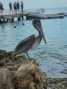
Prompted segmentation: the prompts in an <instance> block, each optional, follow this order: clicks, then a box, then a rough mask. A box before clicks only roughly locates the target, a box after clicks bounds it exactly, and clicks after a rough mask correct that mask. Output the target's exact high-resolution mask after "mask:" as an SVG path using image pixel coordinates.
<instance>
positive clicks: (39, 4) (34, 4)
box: [0, 0, 67, 9]
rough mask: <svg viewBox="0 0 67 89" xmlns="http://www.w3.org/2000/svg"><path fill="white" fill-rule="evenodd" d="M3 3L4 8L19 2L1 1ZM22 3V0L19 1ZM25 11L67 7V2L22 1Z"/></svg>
mask: <svg viewBox="0 0 67 89" xmlns="http://www.w3.org/2000/svg"><path fill="white" fill-rule="evenodd" d="M0 1H1V2H3V4H4V6H5V7H7V4H8V3H9V2H10V1H11V2H14V1H17V0H0ZM18 1H21V0H18ZM22 1H23V3H24V8H25V9H35V8H57V7H67V0H22Z"/></svg>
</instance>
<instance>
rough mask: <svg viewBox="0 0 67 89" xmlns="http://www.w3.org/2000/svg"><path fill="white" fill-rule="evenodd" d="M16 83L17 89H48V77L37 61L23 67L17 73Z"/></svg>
mask: <svg viewBox="0 0 67 89" xmlns="http://www.w3.org/2000/svg"><path fill="white" fill-rule="evenodd" d="M14 81H15V82H14V83H15V88H16V89H47V88H46V87H47V76H46V74H44V73H43V72H42V71H41V70H40V69H39V68H38V67H37V64H36V63H35V61H30V62H28V63H25V64H23V65H21V66H20V67H19V68H18V70H17V71H16V73H15V76H14Z"/></svg>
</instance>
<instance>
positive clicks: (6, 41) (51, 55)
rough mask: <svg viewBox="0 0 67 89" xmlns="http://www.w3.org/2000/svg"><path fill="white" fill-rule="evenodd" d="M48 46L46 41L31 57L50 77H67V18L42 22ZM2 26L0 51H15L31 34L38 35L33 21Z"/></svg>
mask: <svg viewBox="0 0 67 89" xmlns="http://www.w3.org/2000/svg"><path fill="white" fill-rule="evenodd" d="M41 22H42V27H43V31H44V34H45V36H46V40H47V45H45V43H44V41H43V40H42V41H41V44H40V45H39V47H38V48H36V49H35V50H34V51H32V52H30V53H29V55H30V56H31V57H32V58H35V59H36V61H37V62H38V63H39V66H40V68H41V69H42V70H43V71H44V72H46V73H47V75H48V76H49V77H67V18H64V19H49V20H41ZM22 23H23V22H22V21H21V22H17V21H16V22H14V23H6V24H1V25H0V49H5V50H6V51H12V50H14V48H15V46H16V45H17V44H18V42H19V41H20V40H22V39H24V38H26V37H28V36H30V35H31V34H36V35H37V34H38V32H37V31H36V30H35V29H34V27H33V26H32V23H31V21H24V24H25V25H24V26H23V25H22ZM14 25H16V28H14Z"/></svg>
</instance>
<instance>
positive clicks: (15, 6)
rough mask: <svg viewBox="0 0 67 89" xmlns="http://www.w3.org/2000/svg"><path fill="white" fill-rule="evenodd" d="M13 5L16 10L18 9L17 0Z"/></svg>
mask: <svg viewBox="0 0 67 89" xmlns="http://www.w3.org/2000/svg"><path fill="white" fill-rule="evenodd" d="M13 7H14V10H15V11H16V10H17V3H16V2H14V4H13Z"/></svg>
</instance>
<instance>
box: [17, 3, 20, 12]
mask: <svg viewBox="0 0 67 89" xmlns="http://www.w3.org/2000/svg"><path fill="white" fill-rule="evenodd" d="M16 5H17V10H18V11H19V9H20V3H19V2H18V1H17V2H16Z"/></svg>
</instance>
